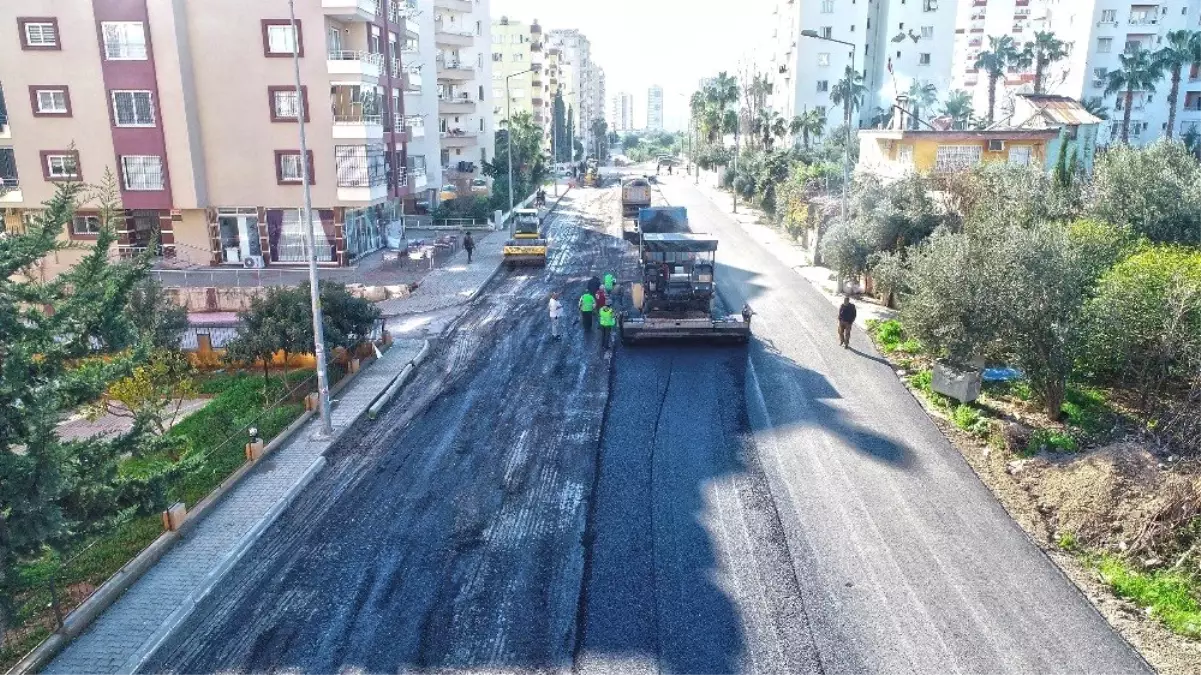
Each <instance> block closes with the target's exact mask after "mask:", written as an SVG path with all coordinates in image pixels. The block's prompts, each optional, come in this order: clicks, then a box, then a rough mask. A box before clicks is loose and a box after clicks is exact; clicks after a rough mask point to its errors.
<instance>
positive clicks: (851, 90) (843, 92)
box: [830, 66, 867, 125]
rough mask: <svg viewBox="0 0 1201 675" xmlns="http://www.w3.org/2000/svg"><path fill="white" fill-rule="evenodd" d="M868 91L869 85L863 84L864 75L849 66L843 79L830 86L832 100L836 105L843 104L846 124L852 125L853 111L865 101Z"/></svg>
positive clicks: (843, 118) (843, 115) (843, 116)
mask: <svg viewBox="0 0 1201 675" xmlns="http://www.w3.org/2000/svg"><path fill="white" fill-rule="evenodd" d="M866 93H867V87H866V86H864V84H863V76H862V75H860V74H859V71H857V70H855V69H854V68H852V67H850V66H847V69H846V72H844V73H843V76H842V79H841V80H839V81H838V82H836V83H835V84H834V86H833V87H830V101H831V102H832V103H834V104H835V105H841V106H842V120H843V123H844V124H847V125H850V123H851V113H853V112H854V111H855V109H856V108H858V107H859V104H860V103H863V96H864V95H865V94H866Z"/></svg>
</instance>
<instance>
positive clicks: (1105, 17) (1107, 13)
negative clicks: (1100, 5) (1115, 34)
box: [1101, 9, 1118, 23]
mask: <svg viewBox="0 0 1201 675" xmlns="http://www.w3.org/2000/svg"><path fill="white" fill-rule="evenodd" d="M1117 22H1118V10H1116V9H1103V10H1101V23H1117Z"/></svg>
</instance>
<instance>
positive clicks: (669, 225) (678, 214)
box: [621, 206, 689, 246]
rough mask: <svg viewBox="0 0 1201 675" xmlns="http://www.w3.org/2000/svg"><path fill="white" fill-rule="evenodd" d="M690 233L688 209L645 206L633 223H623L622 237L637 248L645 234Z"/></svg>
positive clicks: (640, 209)
mask: <svg viewBox="0 0 1201 675" xmlns="http://www.w3.org/2000/svg"><path fill="white" fill-rule="evenodd" d="M688 231H689V229H688V209H685V208H684V207H682V206H654V207H650V206H645V207H641V208H639V209H638V215H637V217H636V218H635V219H634V221H633V222H632V223H626V222H625V221H622V228H621V236H622V238H623V239H625V240H626V241H628V242H630V243H631V244H634V245H635V246H637V245H638V243H639V242H640V241H642V233H644V232H645V233H647V234H667V233H670V232H688Z"/></svg>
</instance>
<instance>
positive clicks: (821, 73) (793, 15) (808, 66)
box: [768, 0, 980, 128]
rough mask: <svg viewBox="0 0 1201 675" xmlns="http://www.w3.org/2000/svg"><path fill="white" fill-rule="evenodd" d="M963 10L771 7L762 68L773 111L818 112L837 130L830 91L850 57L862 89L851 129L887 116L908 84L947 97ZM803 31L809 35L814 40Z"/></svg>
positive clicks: (918, 2)
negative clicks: (881, 114) (765, 70)
mask: <svg viewBox="0 0 1201 675" xmlns="http://www.w3.org/2000/svg"><path fill="white" fill-rule="evenodd" d="M979 1H980V0H971V2H979ZM965 4H966V0H961V1H960V2H955V1H954V0H874V1H873V2H857V1H856V0H777V2H776V6H775V8H774V10H773V16H772V19H773V21H772V23H773V29H772V41H773V43H774V47H773V48H772V49H771V55H770V62H769V64H768V68H769V74H770V75H771V76H772V78H773V85H774V86H773V89H772V91H773V93H772V97H771V106H772V108H774V109H775V110H777V111H779V112H780V114H781V115H783V116H784V117H786V118H790V117H792V116H794V115H797V114H799V113H801V112H804V111H806V110H819V111H821V112H824V113H826V114H827V116H828V117H830V118H831V124H830V127H828V128H831V127H832V126H834V125H836V124H838V123H840V121H841V120H839V116H840V115H839V111H838V110H837V107H838V106H836V105H835V104H834V103H833V102H832V101H831V100H830V90H831V88H832V87H833V86H834V85H835V84H837V82H838V81H839V80H840V79H842V78H843V76H844V73H845V71H846V68H847V66H849V65H852V52H853V53H854V57H853V58H854V66H855V69H856V70H857V71H858V72H859V73H861V74H862V75H863V82H864V85H865V86H866V87H867V95H866V96H865V98H864V102H863V104H862V105H861V106H860V108H859V110H858V111H857V112H856V114H855V117H856V119H855V120H854V122H855V123H856V124H859V125H863V124H864V123H865V122H870V121H871V119H872V118H873V117H874V116H875V115H876V113H877V109H878V108H885V109H886V108H887V107H888V106H890V105H891V104H892V102H893V101H894V100H895V99H896V96H897V95H898V94H903V93H905V92H907V91H908V90H909V88H910V87H911V86H912V85H913V84H914V83H915V82H916V83H919V84H927V83H928V84H932V85H934V87H935V89H937V90H938V91H939V92H946V91H947V90H948V89H949V87H950V85H951V70H952V63H953V60H954V43H955V41H954V34H955V18H956V14H957V10H958V9H959V8H960V6H963V5H965ZM802 31H813V32H814V33H815V34H816V37H808V36H805V35H802ZM823 38H825V39H823ZM831 40H841V41H843V42H847V43H850V45H844V44H841V43H839V42H832V41H831Z"/></svg>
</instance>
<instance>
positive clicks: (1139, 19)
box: [1130, 14, 1159, 26]
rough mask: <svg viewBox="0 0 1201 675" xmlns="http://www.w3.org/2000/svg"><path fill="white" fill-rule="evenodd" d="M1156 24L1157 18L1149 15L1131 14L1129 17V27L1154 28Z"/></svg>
mask: <svg viewBox="0 0 1201 675" xmlns="http://www.w3.org/2000/svg"><path fill="white" fill-rule="evenodd" d="M1157 23H1159V17H1158V16H1151V15H1150V14H1146V15H1140V14H1132V15H1130V25H1131V26H1154V25H1155V24H1157Z"/></svg>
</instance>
